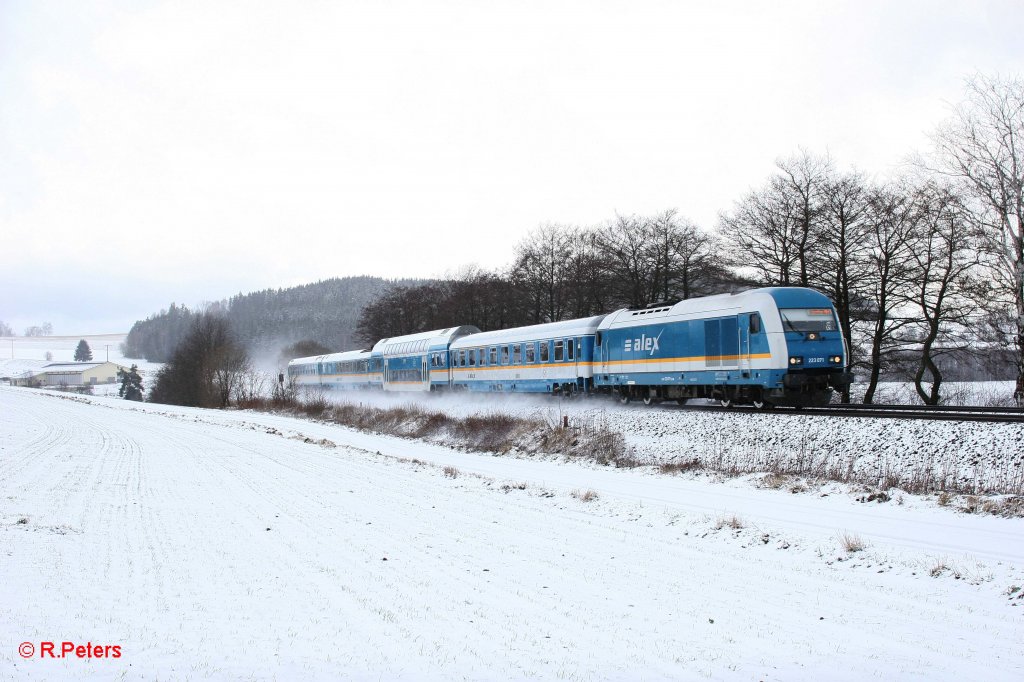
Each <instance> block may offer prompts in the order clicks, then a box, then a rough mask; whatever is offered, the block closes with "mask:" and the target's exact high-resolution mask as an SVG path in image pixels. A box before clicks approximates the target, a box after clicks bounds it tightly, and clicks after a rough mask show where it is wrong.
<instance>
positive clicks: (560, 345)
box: [555, 339, 565, 362]
mask: <svg viewBox="0 0 1024 682" xmlns="http://www.w3.org/2000/svg"><path fill="white" fill-rule="evenodd" d="M564 346H565V343H563V342H562V340H561V339H559V340H558V341H555V362H561V361H562V360H563V359H564V357H565V356H564V354H563V353H562V348H563V347H564Z"/></svg>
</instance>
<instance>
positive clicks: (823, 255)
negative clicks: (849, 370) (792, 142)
mask: <svg viewBox="0 0 1024 682" xmlns="http://www.w3.org/2000/svg"><path fill="white" fill-rule="evenodd" d="M822 194H823V196H822V202H821V209H820V214H819V215H820V221H821V223H820V224H821V227H820V237H819V238H818V240H817V242H818V248H817V249H816V251H815V254H814V257H815V260H816V266H815V269H814V270H815V272H816V273H817V276H816V278H815V280H814V281H813V282H812V284H814V285H815V286H816V287H817V288H819V289H821V290H822V291H823V292H825V293H826V294H828V296H829V297H830V298H831V299H832V301H833V302H834V303H835V306H836V313H837V314H838V316H839V327H840V329H841V330H842V332H843V336H844V337H845V338H846V339H847V340H848V341H850V352H851V353H853V354H854V355H856V354H857V352H858V350H859V349H858V347H857V345H856V344H854V343H852V339H853V320H854V319H857V318H860V317H863V314H864V310H863V308H864V294H863V292H862V289H863V283H864V281H865V277H866V275H867V267H866V266H867V262H866V255H867V247H868V241H867V235H868V221H867V217H868V209H869V205H868V194H869V192H868V188H867V183H866V182H865V180H864V178H863V176H861V175H860V174H858V173H849V174H846V175H842V176H837V177H833V178H831V179H830V180H829V181H828V182H827V183H826V184H825V186H824V188H823V190H822ZM856 359H857V358H851V360H850V361H851V363H852V362H854V361H855V360H856ZM842 401H843V402H844V403H848V402H850V387H849V385H847V386H846V387H845V388H844V390H843V392H842Z"/></svg>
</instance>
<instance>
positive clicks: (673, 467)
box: [658, 457, 704, 475]
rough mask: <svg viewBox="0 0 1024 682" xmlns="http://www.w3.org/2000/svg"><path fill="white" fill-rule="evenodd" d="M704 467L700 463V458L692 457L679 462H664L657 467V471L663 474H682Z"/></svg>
mask: <svg viewBox="0 0 1024 682" xmlns="http://www.w3.org/2000/svg"><path fill="white" fill-rule="evenodd" d="M703 468H704V465H703V464H701V463H700V460H699V459H697V458H696V457H694V458H693V459H687V460H683V461H681V462H665V463H664V464H662V465H661V466H659V467H658V471H660V472H661V473H663V474H672V475H674V474H684V473H686V472H688V471H700V470H701V469H703Z"/></svg>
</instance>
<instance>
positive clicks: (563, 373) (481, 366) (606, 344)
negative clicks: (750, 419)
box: [288, 287, 851, 407]
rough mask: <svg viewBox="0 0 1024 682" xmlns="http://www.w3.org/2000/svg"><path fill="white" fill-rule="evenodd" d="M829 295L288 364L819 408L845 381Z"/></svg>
mask: <svg viewBox="0 0 1024 682" xmlns="http://www.w3.org/2000/svg"><path fill="white" fill-rule="evenodd" d="M846 365H847V351H846V340H845V339H844V338H843V335H842V331H841V330H840V328H839V324H838V321H837V318H836V312H835V308H834V306H833V305H832V302H831V301H829V299H828V298H827V297H826V296H824V295H823V294H821V293H819V292H817V291H814V290H812V289H804V288H797V287H778V288H766V289H754V290H751V291H745V292H741V293H736V294H722V295H720V296H708V297H704V298H694V299H688V300H685V301H681V302H679V303H675V304H666V305H656V306H651V307H648V308H642V309H639V310H629V309H625V310H619V311H616V312H614V313H610V314H607V315H598V316H595V317H588V318H583V319H579V320H567V321H563V322H553V323H548V324H539V325H530V326H526V327H517V328H515V329H505V330H501V331H490V332H481V331H480V330H479V329H477V328H476V327H472V326H462V327H451V328H448V329H442V330H437V331H432V332H423V333H420V334H410V335H408V336H401V337H394V338H390V339H382V340H381V341H379V342H377V344H376V345H375V346H374V347H373V350H372V351H352V352H349V353H336V354H333V355H324V356H318V357H315V358H300V359H298V360H293V361H292V362H290V363H289V366H288V374H289V376H290V377H292V378H293V380H294V381H295V383H296V384H297V385H299V386H310V385H312V386H319V387H322V388H329V389H347V388H382V389H383V390H385V391H422V392H427V391H438V390H470V391H500V392H514V393H552V394H576V393H583V394H594V393H605V394H612V395H615V396H618V397H619V399H620V400H622V401H623V402H629V401H631V400H643V402H645V403H647V404H650V403H653V402H660V401H663V400H677V401H680V402H685V401H686V400H688V399H691V398H705V399H712V400H719V401H721V402H722V404H723V405H731V404H749V405H754V406H756V407H765V406H770V405H788V406H796V407H799V406H804V405H820V404H824V403H827V402H828V401H829V399H830V397H831V394H832V391H833V390H842V389H843V388H845V387H846V386H848V385H849V383H850V381H851V375H850V374H849V372H848V371H847V366H846Z"/></svg>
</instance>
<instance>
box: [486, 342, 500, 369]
mask: <svg viewBox="0 0 1024 682" xmlns="http://www.w3.org/2000/svg"><path fill="white" fill-rule="evenodd" d="M487 355H488V356H489V357H488V364H491V365H496V364H498V349H497V348H496V347H494V346H491V347H490V348H489V349H487Z"/></svg>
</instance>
